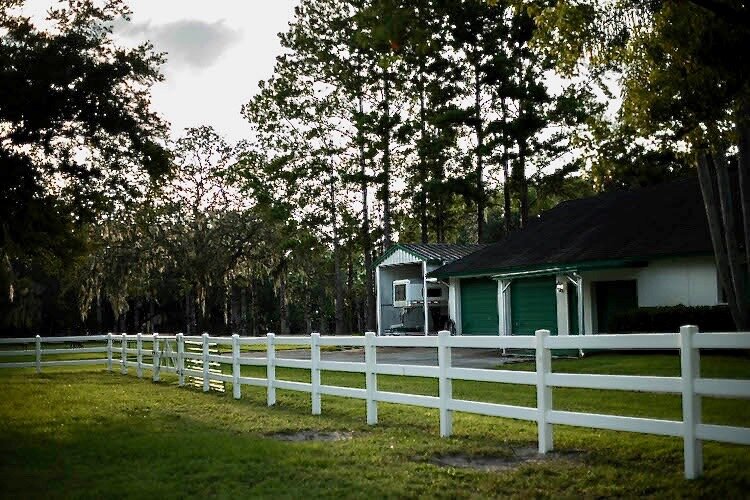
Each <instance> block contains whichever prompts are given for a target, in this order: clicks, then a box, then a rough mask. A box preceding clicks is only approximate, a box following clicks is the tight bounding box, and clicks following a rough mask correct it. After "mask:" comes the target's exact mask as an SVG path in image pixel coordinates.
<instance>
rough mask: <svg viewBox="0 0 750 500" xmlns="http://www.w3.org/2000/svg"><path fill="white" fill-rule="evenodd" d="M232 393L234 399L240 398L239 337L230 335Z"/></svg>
mask: <svg viewBox="0 0 750 500" xmlns="http://www.w3.org/2000/svg"><path fill="white" fill-rule="evenodd" d="M232 393H233V395H234V399H240V397H242V391H241V390H240V336H239V335H237V334H236V333H235V334H234V335H232Z"/></svg>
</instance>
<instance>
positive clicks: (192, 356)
mask: <svg viewBox="0 0 750 500" xmlns="http://www.w3.org/2000/svg"><path fill="white" fill-rule="evenodd" d="M185 354H186V356H185V370H195V371H200V372H201V373H202V372H203V343H202V342H196V341H192V340H186V341H185ZM220 354H221V353H220V351H219V345H218V344H217V343H215V342H209V344H208V356H209V361H208V372H209V373H210V374H212V375H216V374H218V375H221V373H222V372H221V364H220V363H219V362H217V361H211V360H210V358H211V356H218V355H220ZM174 359H175V360H176V359H177V358H176V356H175V358H174ZM175 366H176V365H175ZM186 385H190V386H193V387H197V388H198V389H203V387H204V383H203V377H198V376H195V375H189V376H188V377H187V380H186ZM208 388H209V389H212V390H214V391H217V392H226V386H225V384H224V381H220V380H214V378H213V377H211V376H210V375H209V377H208Z"/></svg>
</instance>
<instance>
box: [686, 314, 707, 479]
mask: <svg viewBox="0 0 750 500" xmlns="http://www.w3.org/2000/svg"><path fill="white" fill-rule="evenodd" d="M696 333H698V327H697V326H693V325H687V326H683V327H680V369H681V375H682V436H683V440H684V455H685V478H686V479H695V478H696V477H698V476H700V475H701V474H702V473H703V442H702V441H701V440H700V439H698V438H697V437H696V429H697V427H698V426H699V425H700V423H701V397H700V396H699V395H697V394H695V379H696V378H699V377H700V373H701V352H700V349H696V348H695V347H693V338H694V336H695V334H696Z"/></svg>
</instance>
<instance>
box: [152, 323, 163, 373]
mask: <svg viewBox="0 0 750 500" xmlns="http://www.w3.org/2000/svg"><path fill="white" fill-rule="evenodd" d="M151 349H152V352H153V355H152V358H151V363H153V365H154V371H153V380H154V382H158V381H159V380H161V353H160V352H159V334H158V333H155V334H154V343H153V344H152V345H151Z"/></svg>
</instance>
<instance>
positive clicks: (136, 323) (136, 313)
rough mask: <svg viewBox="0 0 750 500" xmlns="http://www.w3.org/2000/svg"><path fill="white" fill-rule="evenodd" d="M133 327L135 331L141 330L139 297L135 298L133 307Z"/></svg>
mask: <svg viewBox="0 0 750 500" xmlns="http://www.w3.org/2000/svg"><path fill="white" fill-rule="evenodd" d="M133 329H134V330H135V332H136V333H137V332H140V331H141V299H136V301H135V307H134V308H133Z"/></svg>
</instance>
